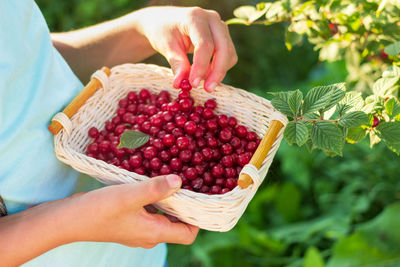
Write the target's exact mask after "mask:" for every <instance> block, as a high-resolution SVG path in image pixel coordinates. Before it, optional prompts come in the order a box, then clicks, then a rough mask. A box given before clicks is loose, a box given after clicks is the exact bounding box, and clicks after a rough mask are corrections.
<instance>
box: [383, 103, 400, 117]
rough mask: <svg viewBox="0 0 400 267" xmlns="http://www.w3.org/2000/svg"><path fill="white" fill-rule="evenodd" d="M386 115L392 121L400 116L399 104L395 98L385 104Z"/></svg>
mask: <svg viewBox="0 0 400 267" xmlns="http://www.w3.org/2000/svg"><path fill="white" fill-rule="evenodd" d="M385 110H386V113H387V115H388V116H389V117H390V118H391V119H392V118H394V117H396V116H397V115H398V114H400V102H399V101H398V100H397V99H396V98H391V99H389V100H388V101H386V103H385Z"/></svg>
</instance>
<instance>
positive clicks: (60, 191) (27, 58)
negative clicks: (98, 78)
mask: <svg viewBox="0 0 400 267" xmlns="http://www.w3.org/2000/svg"><path fill="white" fill-rule="evenodd" d="M82 87H83V86H82V84H81V82H80V81H79V80H78V79H77V77H76V76H75V75H74V73H73V72H72V71H71V69H70V68H69V66H68V65H67V63H66V62H65V61H64V59H63V58H62V56H61V55H60V54H59V53H58V52H57V50H56V49H55V48H54V47H53V45H52V43H51V40H50V33H49V30H48V28H47V25H46V23H45V21H44V18H43V16H42V14H41V12H40V10H39V8H38V7H37V6H36V4H35V3H34V1H33V0H1V1H0V195H1V196H2V197H3V199H4V200H5V203H6V206H7V209H8V211H9V213H15V212H19V211H22V210H24V209H26V208H28V207H29V206H32V205H35V204H38V203H42V202H46V201H50V200H54V199H59V198H64V197H66V196H69V195H70V194H71V193H73V192H74V190H75V187H76V184H77V177H78V173H77V172H75V171H74V170H73V169H72V168H71V167H69V166H66V165H64V164H62V163H61V162H59V161H58V160H57V159H56V157H55V154H54V146H53V136H52V135H51V134H50V132H49V131H48V130H47V126H48V124H49V122H50V119H51V117H52V116H53V115H54V114H56V113H57V112H58V111H60V110H62V109H63V108H64V107H65V105H66V104H68V103H69V102H70V101H71V99H72V98H73V97H74V96H75V95H76V94H77V93H78V92H79V90H81V89H82ZM132 227H135V226H134V225H132ZM38 242H39V241H38ZM165 257H166V247H165V245H159V246H157V247H155V248H154V249H150V250H145V249H141V248H128V247H125V246H122V245H119V244H113V243H90V242H79V243H72V244H68V245H65V246H61V247H58V248H56V249H53V250H51V251H49V252H47V253H45V254H43V255H41V256H39V257H38V258H36V259H34V260H32V261H30V262H29V263H27V264H26V266H41V267H42V266H58V267H59V266H74V267H75V266H96V267H97V266H146V267H152V266H163V264H164V262H165Z"/></svg>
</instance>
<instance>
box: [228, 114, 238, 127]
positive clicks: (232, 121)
mask: <svg viewBox="0 0 400 267" xmlns="http://www.w3.org/2000/svg"><path fill="white" fill-rule="evenodd" d="M236 124H237V119H236V118H235V117H229V120H228V125H229V126H230V127H232V128H234V127H235V126H236Z"/></svg>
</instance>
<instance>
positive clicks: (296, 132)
mask: <svg viewBox="0 0 400 267" xmlns="http://www.w3.org/2000/svg"><path fill="white" fill-rule="evenodd" d="M308 135H309V132H308V128H307V125H306V123H305V122H304V121H298V122H294V121H291V122H289V123H288V125H287V126H286V128H285V131H284V133H283V137H284V138H285V140H286V142H288V144H289V145H292V144H297V145H298V146H302V145H304V144H305V143H306V142H307V139H308Z"/></svg>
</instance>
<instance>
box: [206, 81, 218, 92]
mask: <svg viewBox="0 0 400 267" xmlns="http://www.w3.org/2000/svg"><path fill="white" fill-rule="evenodd" d="M215 87H217V83H215V82H212V83H210V85H209V86H208V91H209V92H212V91H214V89H215Z"/></svg>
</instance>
